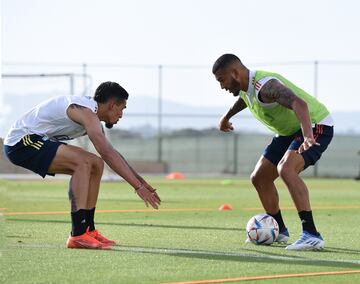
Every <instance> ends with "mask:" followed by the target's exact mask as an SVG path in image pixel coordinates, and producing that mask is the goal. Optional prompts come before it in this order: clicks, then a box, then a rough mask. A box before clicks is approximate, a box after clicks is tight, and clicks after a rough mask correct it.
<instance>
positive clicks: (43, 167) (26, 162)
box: [4, 134, 66, 178]
mask: <svg viewBox="0 0 360 284" xmlns="http://www.w3.org/2000/svg"><path fill="white" fill-rule="evenodd" d="M62 144H65V143H63V142H56V141H50V140H44V139H43V137H41V136H39V135H36V134H32V135H26V136H24V137H23V138H21V140H20V141H19V142H18V143H16V144H15V145H14V146H8V145H4V153H5V155H6V156H7V157H8V159H9V160H10V161H11V162H12V163H13V164H15V165H17V166H20V167H23V168H26V169H28V170H31V171H33V172H34V173H37V174H39V175H41V176H42V177H43V178H44V177H45V176H46V175H52V176H53V175H54V174H50V173H48V170H49V167H50V165H51V162H52V161H53V159H54V157H55V155H56V151H57V149H58V147H59V146H60V145H62ZM65 145H66V144H65Z"/></svg>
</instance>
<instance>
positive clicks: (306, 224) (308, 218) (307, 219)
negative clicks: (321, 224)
mask: <svg viewBox="0 0 360 284" xmlns="http://www.w3.org/2000/svg"><path fill="white" fill-rule="evenodd" d="M298 214H299V217H300V220H301V224H302V228H303V231H307V232H309V233H310V234H312V235H315V236H318V235H319V233H318V231H317V230H316V228H315V224H314V219H313V216H312V211H300V212H299V213H298Z"/></svg>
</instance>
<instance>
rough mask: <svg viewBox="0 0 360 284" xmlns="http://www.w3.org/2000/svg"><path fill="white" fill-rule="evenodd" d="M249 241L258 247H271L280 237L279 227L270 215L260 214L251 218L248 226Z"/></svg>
mask: <svg viewBox="0 0 360 284" xmlns="http://www.w3.org/2000/svg"><path fill="white" fill-rule="evenodd" d="M246 233H247V237H248V240H249V241H250V242H252V243H254V244H257V245H271V244H272V243H273V242H274V241H275V240H276V239H277V237H278V236H279V225H278V223H277V222H276V220H275V219H274V218H273V217H271V216H270V215H268V214H258V215H255V216H253V217H251V218H250V220H249V222H248V223H247V225H246Z"/></svg>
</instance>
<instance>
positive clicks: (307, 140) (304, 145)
mask: <svg viewBox="0 0 360 284" xmlns="http://www.w3.org/2000/svg"><path fill="white" fill-rule="evenodd" d="M314 145H316V146H320V144H319V143H318V142H316V140H315V139H314V137H304V142H303V143H302V144H301V145H300V147H299V149H298V150H297V152H298V153H299V154H301V153H302V152H304V151H306V150H308V149H309V148H310V147H312V146H314Z"/></svg>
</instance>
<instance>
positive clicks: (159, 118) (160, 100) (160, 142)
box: [157, 65, 163, 163]
mask: <svg viewBox="0 0 360 284" xmlns="http://www.w3.org/2000/svg"><path fill="white" fill-rule="evenodd" d="M162 70H163V66H162V65H159V66H158V149H157V150H158V159H157V160H158V162H160V163H161V162H162V80H163V78H162Z"/></svg>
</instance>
